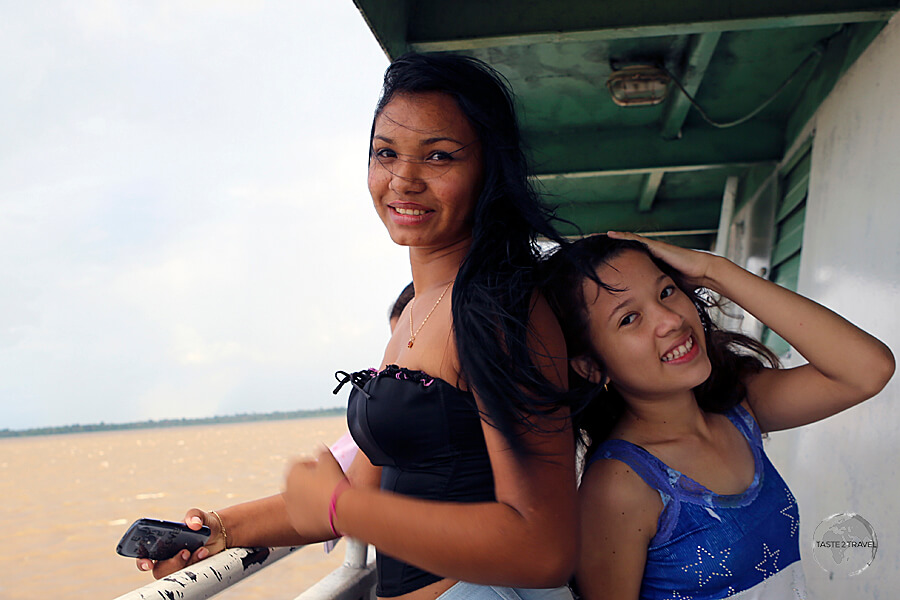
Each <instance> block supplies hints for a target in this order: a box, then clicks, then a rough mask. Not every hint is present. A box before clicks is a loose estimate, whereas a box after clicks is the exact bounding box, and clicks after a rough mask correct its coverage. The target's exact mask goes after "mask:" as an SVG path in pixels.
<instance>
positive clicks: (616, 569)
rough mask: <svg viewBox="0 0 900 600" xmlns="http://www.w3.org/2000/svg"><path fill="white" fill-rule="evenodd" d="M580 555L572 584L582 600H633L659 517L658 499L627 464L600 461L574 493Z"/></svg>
mask: <svg viewBox="0 0 900 600" xmlns="http://www.w3.org/2000/svg"><path fill="white" fill-rule="evenodd" d="M578 496H579V498H578V503H579V515H580V518H581V540H582V545H581V554H580V557H579V560H578V568H577V571H576V581H577V584H578V589H579V592H580V594H581V596H582V597H583V598H585V600H609V599H612V598H615V599H616V600H632V599H633V600H637V598H638V597H639V595H640V588H641V579H642V578H643V573H644V565H645V564H646V560H647V548H648V547H649V546H650V542H651V540H652V539H653V536H655V535H656V523H657V521H658V520H659V515H660V512H661V511H662V500H661V499H660V497H659V493H658V492H657V491H656V490H654V489H652V488H651V487H650V486H649V485H647V484H646V483H645V482H644V480H643V479H641V477H640V476H639V475H638V474H637V473H635V472H634V470H633V469H632V468H631V467H629V466H628V465H627V464H625V463H623V462H621V461H618V460H613V459H601V460H598V461H596V462H594V463H593V464H591V465H590V467H588V470H587V472H586V473H585V474H584V477H583V478H582V482H581V488H580V489H579V492H578Z"/></svg>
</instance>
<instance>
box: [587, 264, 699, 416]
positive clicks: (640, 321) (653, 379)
mask: <svg viewBox="0 0 900 600" xmlns="http://www.w3.org/2000/svg"><path fill="white" fill-rule="evenodd" d="M597 275H598V276H599V277H600V280H601V281H603V282H604V283H606V284H607V285H609V286H611V287H613V288H616V289H619V290H622V291H620V292H609V291H607V290H605V289H603V288H601V287H600V286H598V285H597V284H596V283H595V282H594V281H592V280H590V279H585V280H584V282H583V289H584V299H585V304H586V307H587V310H588V315H589V318H588V322H589V324H590V338H591V345H592V346H593V348H594V350H595V352H596V353H597V355H598V356H600V357H601V358H602V360H603V363H604V365H605V366H606V372H607V375H608V377H609V379H610V382H611V383H612V384H613V385H614V386H615V387H616V389H617V390H618V391H619V393H621V394H622V396H623V397H624V398H625V399H626V400H627V401H630V400H635V399H641V400H652V399H661V398H665V397H667V396H671V395H673V394H680V393H684V392H686V391H689V390H691V389H693V388H694V387H696V386H698V385H700V384H701V383H703V382H704V381H706V379H707V378H708V377H709V375H710V372H711V369H712V367H711V365H710V362H709V358H708V357H707V354H706V339H705V335H704V332H703V326H702V324H701V322H700V315H699V314H698V313H697V309H696V308H695V307H694V304H693V303H692V302H691V299H690V298H689V297H688V296H687V295H686V294H685V293H684V292H683V291H681V289H679V288H678V287H677V286H676V285H675V283H674V282H673V281H672V279H671V278H670V277H669V276H668V275H665V274H664V273H663V272H662V271H660V270H659V268H658V267H657V266H656V265H655V264H654V263H653V261H652V260H650V257H649V256H647V255H646V254H644V253H643V252H640V251H636V250H625V251H623V252H622V253H621V254H619V255H618V256H615V257H613V258H612V259H610V260H608V261H607V262H606V263H604V264H602V265H601V266H600V267H598V269H597ZM579 364H580V365H581V366H579ZM586 364H587V363H585V362H584V359H581V362H580V363H579V362H575V363H573V366H575V368H576V369H577V370H579V371H580V372H583V373H585V374H586V372H587V371H588V369H586V368H585V365H586ZM596 373H597V372H596V371H594V372H593V374H591V375H590V376H589V377H588V378H589V379H592V380H594V381H596V382H597V383H600V382H599V381H598V375H597V374H596Z"/></svg>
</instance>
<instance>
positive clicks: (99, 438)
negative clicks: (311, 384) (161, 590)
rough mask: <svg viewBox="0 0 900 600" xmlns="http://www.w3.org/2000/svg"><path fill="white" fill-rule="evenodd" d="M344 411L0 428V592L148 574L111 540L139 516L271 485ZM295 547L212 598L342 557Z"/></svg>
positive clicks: (327, 435) (261, 587) (102, 589)
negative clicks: (242, 419)
mask: <svg viewBox="0 0 900 600" xmlns="http://www.w3.org/2000/svg"><path fill="white" fill-rule="evenodd" d="M345 431H346V419H345V418H344V417H327V418H315V419H297V420H293V421H269V422H258V423H236V424H227V425H203V426H193V427H175V428H169V429H141V430H134V431H115V432H102V433H78V434H69V435H54V436H41V437H26V438H9V439H0V494H2V498H3V502H2V504H0V600H25V599H28V600H32V599H36V598H60V599H62V598H92V599H96V598H115V597H117V596H119V595H121V594H124V593H125V592H128V591H130V590H132V589H135V588H138V587H141V586H143V585H146V584H147V583H149V582H150V581H152V578H151V577H150V576H149V575H147V574H146V573H141V572H139V571H138V570H137V569H136V568H135V566H134V560H133V559H129V558H124V557H121V556H119V555H118V554H116V551H115V550H116V544H117V543H118V541H119V538H120V537H121V536H122V534H123V533H124V532H125V529H126V528H127V527H128V525H129V524H130V523H131V522H132V521H134V520H135V519H137V518H139V517H153V518H162V519H170V520H181V518H182V517H183V516H184V512H185V510H187V509H188V508H190V507H192V506H197V507H200V508H204V509H215V508H221V507H224V506H228V505H230V504H235V503H238V502H243V501H246V500H251V499H253V498H257V497H260V496H266V495H270V494H274V493H277V492H279V491H281V485H282V481H283V477H284V473H285V469H286V466H287V464H288V461H289V460H291V459H292V458H295V457H298V456H301V455H304V454H305V455H311V454H313V453H314V452H315V450H316V448H317V445H318V444H320V443H331V442H333V441H335V440H336V439H337V438H338V437H340V436H341V435H342V434H343V433H344V432H345ZM343 556H344V544H339V545H338V546H337V548H335V550H334V551H333V552H332V553H331V554H325V552H324V550H323V548H322V545H321V544H315V545H313V546H309V547H307V548H303V549H302V550H299V551H297V552H295V553H294V554H292V555H291V556H288V557H286V558H284V559H282V560H281V561H279V562H277V563H275V564H274V565H272V566H270V567H268V568H266V569H264V570H263V571H262V572H260V573H257V574H255V575H253V576H251V577H250V578H248V579H246V580H244V581H243V582H241V583H239V584H237V585H235V586H233V587H232V588H231V589H230V590H228V591H227V592H224V593H222V594H220V595H219V596H217V597H216V598H217V599H218V598H222V599H225V600H237V599H239V598H240V599H244V600H247V599H256V598H269V599H274V600H278V599H281V598H284V599H287V600H292V599H293V598H295V597H296V596H297V595H298V594H299V593H300V592H301V591H303V590H304V589H306V588H308V587H309V586H310V585H312V584H313V583H315V582H316V581H317V580H319V579H320V578H321V577H323V576H324V575H326V574H327V573H329V572H330V571H332V570H333V569H335V568H337V567H338V566H339V565H340V564H341V563H342V562H343Z"/></svg>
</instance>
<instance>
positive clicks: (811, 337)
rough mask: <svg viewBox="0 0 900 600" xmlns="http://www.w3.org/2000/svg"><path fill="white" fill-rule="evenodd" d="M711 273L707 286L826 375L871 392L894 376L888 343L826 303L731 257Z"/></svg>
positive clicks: (715, 266) (859, 389)
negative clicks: (798, 292) (825, 304)
mask: <svg viewBox="0 0 900 600" xmlns="http://www.w3.org/2000/svg"><path fill="white" fill-rule="evenodd" d="M707 278H708V279H709V282H708V284H707V287H709V288H710V289H712V290H713V291H715V292H718V293H720V294H722V295H723V296H725V297H726V298H728V299H730V300H732V301H733V302H735V303H737V304H738V305H739V306H741V307H742V308H744V309H745V310H746V311H747V312H749V313H750V314H752V315H753V316H754V317H756V318H757V319H759V320H760V321H761V322H762V323H764V324H765V325H766V326H767V327H769V328H770V329H771V330H772V331H774V332H775V333H777V334H778V335H780V336H781V337H782V338H784V339H785V340H786V341H787V342H788V343H789V344H791V346H793V347H794V348H795V349H796V350H797V352H799V353H800V354H801V355H802V356H803V357H804V358H805V359H806V360H807V361H809V363H810V364H811V365H812V366H814V367H815V368H816V369H817V370H818V371H819V372H821V373H822V374H823V375H824V376H825V377H828V378H829V379H832V380H833V381H836V382H839V383H841V384H843V385H846V386H849V387H851V388H853V389H856V390H858V391H859V392H860V393H861V394H863V395H866V396H867V397H868V396H871V395H874V394H875V393H877V392H878V391H879V390H881V388H882V387H883V386H884V385H885V384H886V383H887V381H888V380H889V379H890V377H891V374H892V373H893V371H894V359H893V355H892V354H891V351H890V350H889V349H888V347H887V346H885V345H884V344H883V343H881V342H880V341H879V340H878V339H876V338H875V337H873V336H871V335H869V334H868V333H866V332H865V331H863V330H862V329H860V328H858V327H856V326H855V325H853V324H852V323H850V322H849V321H847V320H846V319H844V318H843V317H841V316H840V315H838V314H836V313H834V312H833V311H831V310H829V309H827V308H825V307H824V306H822V305H820V304H818V303H816V302H814V301H812V300H810V299H809V298H805V297H803V296H801V295H799V294H796V293H794V292H792V291H790V290H788V289H785V288H783V287H781V286H779V285H776V284H774V283H772V282H770V281H767V280H765V279H762V278H760V277H757V276H756V275H753V274H752V273H749V272H747V271H745V270H744V269H742V268H740V267H738V266H737V265H735V264H734V263H732V262H731V261H728V260H726V259H717V260H716V261H715V262H714V264H713V267H712V268H711V269H710V271H709V272H708V273H707Z"/></svg>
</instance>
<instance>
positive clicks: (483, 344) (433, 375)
mask: <svg viewBox="0 0 900 600" xmlns="http://www.w3.org/2000/svg"><path fill="white" fill-rule="evenodd" d="M370 139H371V149H370V157H369V174H368V184H369V191H370V192H371V196H372V200H373V202H374V205H375V210H376V211H377V213H378V215H379V216H380V217H381V220H382V222H383V223H384V225H385V227H386V228H387V231H388V234H389V235H390V236H391V239H392V240H393V241H394V242H395V243H397V244H400V245H402V246H406V247H408V248H409V258H410V264H411V268H412V276H413V282H414V288H415V298H414V299H413V301H412V302H410V304H409V305H408V306H407V307H406V309H405V310H404V311H403V312H402V314H401V315H400V319H399V326H398V327H397V328H396V330H395V331H394V332H393V334H392V337H391V340H390V342H389V343H388V346H387V349H386V350H385V353H384V357H383V359H382V361H381V366H380V368H379V369H371V370H363V371H358V372H355V373H353V374H352V375H347V376H346V377H345V378H344V380H345V382H350V383H351V384H352V390H351V393H350V403H349V409H348V421H349V425H350V430H351V433H352V434H353V437H354V439H355V440H356V442H357V443H358V445H359V446H360V449H361V450H362V452H361V453H360V454H359V455H358V457H357V459H356V460H355V461H354V463H353V465H352V466H351V468H350V469H349V470H348V473H347V477H349V480H348V479H346V478H345V474H344V473H343V472H342V471H341V469H340V467H339V466H338V464H337V463H336V462H335V461H334V459H333V457H332V456H331V455H330V454H323V455H320V456H319V458H318V459H317V460H314V461H301V462H298V463H296V464H294V465H293V467H292V468H291V469H290V471H289V474H288V476H287V481H286V486H285V491H284V493H282V494H277V495H275V496H271V497H269V498H265V499H261V500H258V501H254V502H249V503H245V504H241V505H237V506H232V507H228V508H224V509H221V510H219V511H217V512H218V517H221V522H220V521H219V519H218V518H217V515H215V514H212V513H211V512H206V511H201V510H197V509H192V510H190V511H188V513H187V515H186V517H185V522H186V523H188V525H190V526H191V527H194V528H196V527H199V526H200V524H201V523H203V524H205V525H208V526H210V527H211V528H212V531H213V535H212V537H211V538H210V541H209V543H208V544H207V546H206V547H205V548H202V549H200V550H198V551H197V552H196V553H195V555H194V556H191V557H184V556H182V557H177V558H175V559H172V560H169V561H165V562H161V563H158V564H156V565H155V566H154V567H153V569H154V574H155V575H156V576H162V575H165V574H167V573H170V572H172V571H173V570H175V569H176V568H180V567H182V566H184V565H185V564H188V563H189V562H195V561H196V560H198V559H201V558H203V557H205V556H208V555H209V554H210V553H212V552H218V551H221V550H222V549H223V548H224V547H225V546H226V543H227V546H228V547H232V546H264V545H294V544H301V543H309V542H313V541H319V540H324V539H328V538H332V537H334V533H333V532H341V533H343V534H346V535H350V536H352V537H354V538H358V539H360V540H363V541H365V542H369V543H372V544H374V545H375V547H376V549H377V551H378V579H379V583H378V594H379V595H380V596H385V597H403V598H409V599H410V600H419V599H421V600H425V599H426V598H427V599H428V600H431V599H433V598H435V597H437V596H440V595H442V594H443V596H444V598H445V599H447V598H456V597H460V596H462V595H466V596H469V595H471V594H474V595H475V597H491V598H496V597H500V596H502V597H504V598H508V597H509V595H510V594H518V595H519V596H523V597H527V598H532V597H534V598H570V597H571V596H570V594H569V592H568V589H567V588H565V587H557V586H562V585H563V584H564V583H565V582H566V581H567V580H568V578H569V576H570V575H571V573H572V572H573V571H574V568H575V564H576V552H577V545H578V527H577V512H576V489H575V468H574V462H575V460H574V456H575V452H574V436H573V434H572V429H571V424H570V420H569V416H568V415H569V412H570V409H569V407H568V406H567V405H566V403H567V402H568V399H569V396H567V395H566V394H564V390H565V388H566V385H567V382H566V374H567V371H566V369H567V366H566V360H565V346H564V340H563V336H562V332H561V330H560V328H559V325H558V323H557V321H556V319H555V317H554V315H553V313H552V311H551V310H550V308H549V305H548V304H547V302H546V301H545V299H544V298H543V297H542V296H541V295H540V293H539V292H538V291H537V275H536V273H537V266H538V257H539V252H538V247H537V245H536V238H537V236H538V235H540V236H542V237H546V238H549V239H553V240H557V241H560V242H562V240H561V239H560V237H559V236H558V234H557V233H556V231H555V230H554V229H553V227H552V226H551V225H550V217H549V215H548V213H547V212H546V211H545V210H544V208H543V207H542V206H541V205H540V203H539V202H538V198H537V196H536V194H535V193H534V191H533V190H532V188H531V187H530V184H529V179H528V169H527V163H526V160H525V158H524V154H523V151H522V148H521V144H520V139H519V130H518V125H517V123H516V117H515V112H514V108H513V98H512V95H511V93H510V91H509V90H508V89H507V87H506V85H505V84H504V83H503V80H502V78H501V77H500V76H499V75H498V74H497V73H496V72H494V71H493V70H492V69H491V68H490V67H488V66H487V65H485V64H484V63H482V62H480V61H477V60H475V59H471V58H468V57H462V56H453V55H408V56H405V57H401V58H400V59H398V60H397V61H395V62H394V63H393V64H392V65H391V66H390V67H389V68H388V70H387V73H386V75H385V82H384V89H383V91H382V97H381V100H380V101H379V103H378V106H377V108H376V113H375V120H374V123H373V127H372V132H371V138H370ZM363 297H364V295H363V296H361V298H363ZM407 330H408V331H407ZM223 524H224V527H225V532H223V531H222V525H223ZM224 533H227V537H226V535H225V534H224ZM138 564H139V567H141V568H144V569H147V568H150V567H151V566H152V565H151V564H150V562H149V561H139V562H138ZM458 582H459V583H458ZM462 582H467V583H462ZM489 586H508V588H507V589H505V590H498V589H495V588H492V587H489ZM511 588H516V590H512V589H511ZM526 588H549V589H541V590H539V591H535V589H526Z"/></svg>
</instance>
